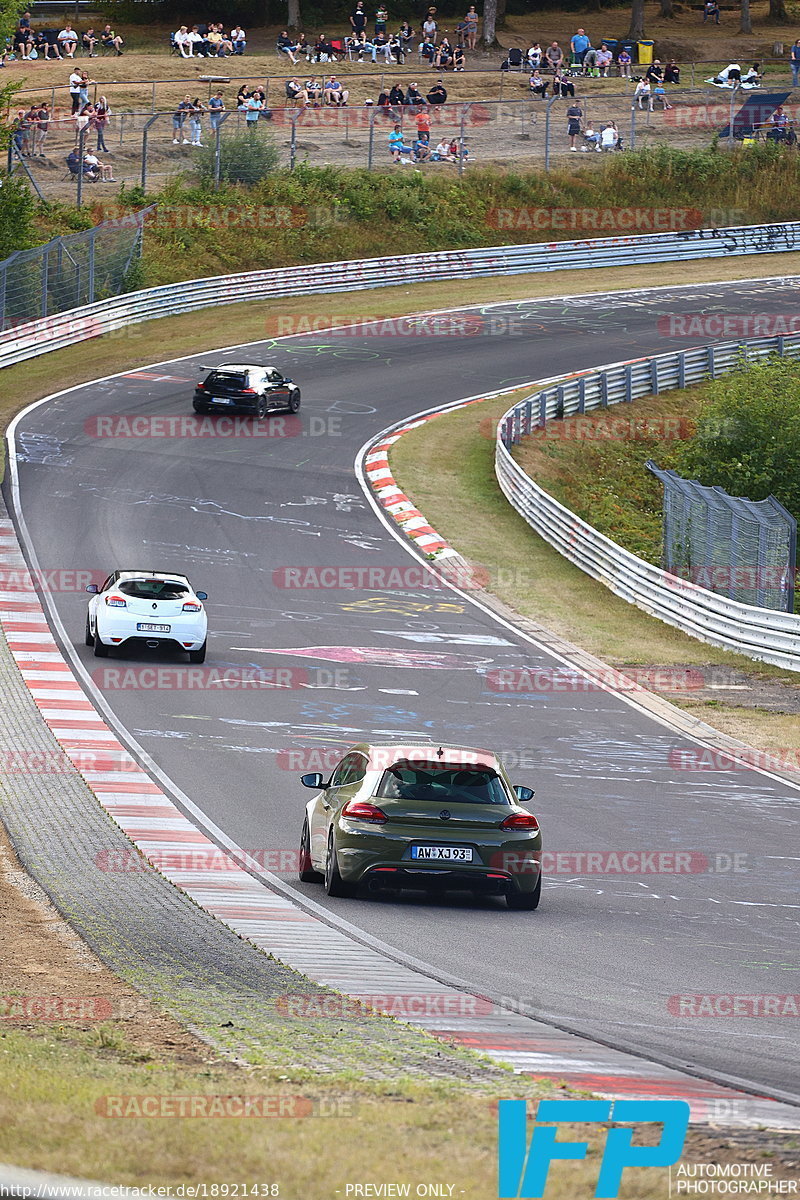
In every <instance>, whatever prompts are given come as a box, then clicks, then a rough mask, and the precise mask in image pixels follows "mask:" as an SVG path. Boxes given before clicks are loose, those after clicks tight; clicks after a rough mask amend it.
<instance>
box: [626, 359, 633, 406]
mask: <svg viewBox="0 0 800 1200" xmlns="http://www.w3.org/2000/svg"><path fill="white" fill-rule="evenodd" d="M632 399H633V367H632V366H631V364H630V363H628V364H627V366H626V367H625V403H626V404H630V402H631V400H632Z"/></svg>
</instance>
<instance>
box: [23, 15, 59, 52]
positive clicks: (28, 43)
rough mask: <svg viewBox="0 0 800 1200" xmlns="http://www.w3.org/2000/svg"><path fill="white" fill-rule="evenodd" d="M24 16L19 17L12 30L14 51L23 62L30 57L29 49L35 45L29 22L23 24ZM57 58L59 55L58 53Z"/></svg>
mask: <svg viewBox="0 0 800 1200" xmlns="http://www.w3.org/2000/svg"><path fill="white" fill-rule="evenodd" d="M23 20H24V18H22V17H21V18H20V22H19V24H18V26H17V28H16V30H15V31H14V38H13V47H14V53H15V54H18V55H19V56H20V58H21V59H22V61H23V62H25V61H26V60H27V59H28V58H29V57H30V52H31V50H32V49H33V48H34V47H35V44H36V43H35V39H34V35H33V33H32V32H31V27H30V24H27V25H23V23H22V22H23ZM58 57H59V58H60V57H61V55H60V54H59V56H58Z"/></svg>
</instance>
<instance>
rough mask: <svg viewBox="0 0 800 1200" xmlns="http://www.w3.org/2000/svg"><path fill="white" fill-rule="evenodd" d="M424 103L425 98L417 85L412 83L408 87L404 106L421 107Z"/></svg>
mask: <svg viewBox="0 0 800 1200" xmlns="http://www.w3.org/2000/svg"><path fill="white" fill-rule="evenodd" d="M424 103H425V97H424V96H423V94H422V92H421V91H420V90H419V88H418V87H417V85H416V83H410V84H409V85H408V91H407V92H406V94H405V99H404V100H403V104H411V105H419V104H424Z"/></svg>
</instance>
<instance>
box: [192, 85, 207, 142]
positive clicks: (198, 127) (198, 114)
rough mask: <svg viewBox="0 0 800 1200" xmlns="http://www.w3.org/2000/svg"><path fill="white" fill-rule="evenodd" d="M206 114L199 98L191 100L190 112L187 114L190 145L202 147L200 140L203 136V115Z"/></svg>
mask: <svg viewBox="0 0 800 1200" xmlns="http://www.w3.org/2000/svg"><path fill="white" fill-rule="evenodd" d="M204 112H206V106H205V104H203V101H202V100H201V99H200V97H199V96H195V98H194V99H193V100H192V110H191V112H190V113H189V129H190V130H191V134H192V145H193V146H202V144H203V143H202V141H201V140H200V139H201V138H202V136H203V113H204Z"/></svg>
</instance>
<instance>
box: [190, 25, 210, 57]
mask: <svg viewBox="0 0 800 1200" xmlns="http://www.w3.org/2000/svg"><path fill="white" fill-rule="evenodd" d="M204 28H205V26H204ZM188 37H189V41H190V42H191V45H192V50H193V51H194V56H195V57H196V58H208V55H209V41H208V38H207V37H206V36H205V35H204V34H202V33H201V32H200V26H199V25H193V26H192V28H191V29H190V30H189V34H188Z"/></svg>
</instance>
